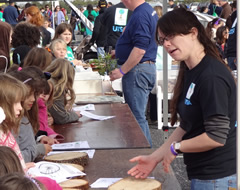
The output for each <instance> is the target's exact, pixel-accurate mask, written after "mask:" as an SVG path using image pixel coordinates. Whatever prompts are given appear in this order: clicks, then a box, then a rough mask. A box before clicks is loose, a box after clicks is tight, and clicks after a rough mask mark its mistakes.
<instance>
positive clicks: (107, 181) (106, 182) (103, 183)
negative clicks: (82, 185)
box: [91, 178, 122, 188]
mask: <svg viewBox="0 0 240 190" xmlns="http://www.w3.org/2000/svg"><path fill="white" fill-rule="evenodd" d="M120 179H122V178H99V179H97V180H96V181H95V182H94V183H92V185H91V188H108V187H109V186H110V185H112V184H114V183H115V182H117V181H119V180H120Z"/></svg>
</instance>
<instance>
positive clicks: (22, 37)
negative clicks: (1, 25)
mask: <svg viewBox="0 0 240 190" xmlns="http://www.w3.org/2000/svg"><path fill="white" fill-rule="evenodd" d="M40 36H41V34H40V31H39V29H38V27H36V26H34V25H32V24H31V23H28V22H20V23H18V24H17V25H16V26H15V28H14V30H13V34H12V47H13V48H16V47H18V46H20V45H27V46H29V47H31V48H32V47H35V46H37V45H38V44H40Z"/></svg>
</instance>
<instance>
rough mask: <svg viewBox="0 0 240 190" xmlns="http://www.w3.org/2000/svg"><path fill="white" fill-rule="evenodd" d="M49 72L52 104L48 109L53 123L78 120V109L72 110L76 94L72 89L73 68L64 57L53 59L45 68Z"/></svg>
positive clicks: (79, 115)
mask: <svg viewBox="0 0 240 190" xmlns="http://www.w3.org/2000/svg"><path fill="white" fill-rule="evenodd" d="M45 71H46V72H49V73H50V74H51V79H50V81H51V82H52V83H53V84H54V92H53V105H52V106H51V107H50V108H49V109H48V111H49V113H50V114H51V116H52V117H53V119H54V123H55V124H66V123H71V122H75V121H78V120H79V118H80V117H81V114H80V112H79V111H77V112H75V111H72V106H73V103H74V101H75V98H76V95H75V92H74V90H73V81H74V76H75V70H74V68H73V66H72V65H71V63H70V62H69V61H68V60H66V59H61V58H57V59H55V60H54V61H53V62H52V63H51V64H50V65H49V66H48V67H47V68H46V70H45Z"/></svg>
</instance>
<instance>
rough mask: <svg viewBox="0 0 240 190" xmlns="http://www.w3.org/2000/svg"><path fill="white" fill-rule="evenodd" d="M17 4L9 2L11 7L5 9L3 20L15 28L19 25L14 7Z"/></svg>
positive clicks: (10, 0) (11, 0)
mask: <svg viewBox="0 0 240 190" xmlns="http://www.w3.org/2000/svg"><path fill="white" fill-rule="evenodd" d="M14 5H15V3H14V1H13V0H9V5H8V6H7V7H6V8H5V9H4V12H3V18H4V19H5V21H6V22H7V23H9V24H10V25H12V26H13V27H14V26H15V25H16V24H17V18H18V12H17V9H16V8H15V7H14Z"/></svg>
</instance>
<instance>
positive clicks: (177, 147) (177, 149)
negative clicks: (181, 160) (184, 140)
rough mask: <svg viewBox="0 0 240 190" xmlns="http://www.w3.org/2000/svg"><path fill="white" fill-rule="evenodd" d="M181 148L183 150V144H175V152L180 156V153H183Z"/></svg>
mask: <svg viewBox="0 0 240 190" xmlns="http://www.w3.org/2000/svg"><path fill="white" fill-rule="evenodd" d="M180 148H181V142H176V143H175V144H174V150H175V151H176V152H177V153H178V154H179V153H182V152H181V150H180Z"/></svg>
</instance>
